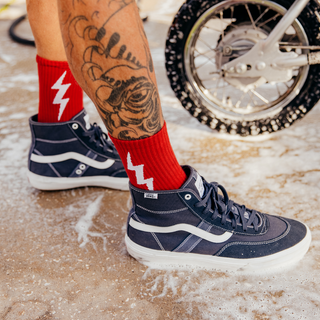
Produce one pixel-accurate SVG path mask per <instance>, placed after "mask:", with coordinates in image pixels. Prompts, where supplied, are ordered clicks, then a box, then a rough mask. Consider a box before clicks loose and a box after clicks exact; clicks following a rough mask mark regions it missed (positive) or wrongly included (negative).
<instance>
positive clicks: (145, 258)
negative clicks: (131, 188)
mask: <svg viewBox="0 0 320 320" xmlns="http://www.w3.org/2000/svg"><path fill="white" fill-rule="evenodd" d="M125 243H126V246H127V250H128V253H129V254H130V255H131V256H132V257H133V258H135V259H136V260H138V261H139V262H140V263H142V264H144V265H146V266H148V267H151V268H155V269H175V268H186V267H191V268H192V267H196V268H205V269H215V270H221V271H242V272H258V273H260V272H261V273H265V272H273V271H281V270H282V269H283V268H290V267H292V266H293V265H295V264H296V263H297V262H298V261H299V260H301V259H302V258H303V256H304V255H305V254H306V253H307V251H308V249H309V246H310V243H311V232H310V230H309V228H308V227H307V234H306V236H305V238H304V239H303V240H301V241H300V242H299V243H297V244H296V245H295V246H293V247H291V248H289V249H286V250H283V251H281V252H278V253H275V254H272V255H268V256H265V257H260V258H251V259H235V258H225V257H219V256H209V255H201V254H195V253H181V252H171V251H161V250H153V249H149V248H145V247H142V246H140V245H138V244H136V243H135V242H133V241H132V240H131V239H130V238H129V237H128V235H127V234H126V236H125Z"/></svg>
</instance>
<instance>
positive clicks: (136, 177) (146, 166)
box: [111, 123, 187, 190]
mask: <svg viewBox="0 0 320 320" xmlns="http://www.w3.org/2000/svg"><path fill="white" fill-rule="evenodd" d="M111 140H112V141H113V143H114V145H115V147H116V148H117V150H118V152H119V155H120V158H121V160H122V162H123V165H124V167H125V169H126V171H127V174H128V176H129V180H130V182H131V183H132V184H133V185H134V186H136V187H138V188H140V189H144V190H172V189H179V188H180V187H181V186H182V184H183V183H184V182H185V181H186V179H187V177H186V174H185V172H184V171H183V170H182V168H181V167H180V165H179V163H178V161H177V159H176V157H175V155H174V153H173V150H172V147H171V144H170V141H169V137H168V132H167V126H166V123H165V124H164V126H163V127H162V129H161V130H160V131H159V132H158V133H156V134H155V135H154V136H152V137H149V138H145V139H141V140H131V141H127V140H119V139H116V138H113V137H111Z"/></svg>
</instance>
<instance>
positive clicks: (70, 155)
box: [30, 152, 115, 169]
mask: <svg viewBox="0 0 320 320" xmlns="http://www.w3.org/2000/svg"><path fill="white" fill-rule="evenodd" d="M70 159H73V160H78V161H80V162H82V163H85V164H87V165H88V166H90V167H93V168H96V169H108V168H110V167H111V166H112V165H113V164H114V163H115V161H114V160H111V159H108V160H106V161H104V162H100V161H96V160H93V159H90V158H88V157H86V156H84V155H82V154H80V153H76V152H66V153H62V154H58V155H54V156H38V155H36V154H34V153H32V154H31V158H30V160H31V161H34V162H38V163H55V162H62V161H66V160H70Z"/></svg>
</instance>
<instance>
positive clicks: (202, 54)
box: [194, 48, 217, 59]
mask: <svg viewBox="0 0 320 320" xmlns="http://www.w3.org/2000/svg"><path fill="white" fill-rule="evenodd" d="M194 51H196V52H198V53H199V54H198V55H197V56H194V58H195V59H196V58H198V57H200V56H205V55H206V54H208V53H210V52H212V51H217V49H211V50H208V51H206V52H203V53H201V52H200V51H199V50H198V49H196V48H195V49H194Z"/></svg>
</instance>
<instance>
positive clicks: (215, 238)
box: [129, 218, 232, 243]
mask: <svg viewBox="0 0 320 320" xmlns="http://www.w3.org/2000/svg"><path fill="white" fill-rule="evenodd" d="M129 225H130V226H131V227H132V228H134V229H137V230H139V231H144V232H154V233H172V232H177V231H186V232H188V233H191V234H194V235H195V236H198V237H199V238H202V239H204V240H207V241H209V242H212V243H223V242H225V241H227V240H229V239H230V238H231V237H232V233H231V232H225V233H223V234H221V235H216V234H212V233H210V232H207V231H205V230H202V229H199V228H197V227H195V226H191V225H189V224H186V223H180V224H176V225H173V226H170V227H158V226H152V225H148V224H144V223H140V222H138V221H135V220H133V219H132V218H131V219H130V221H129Z"/></svg>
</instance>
